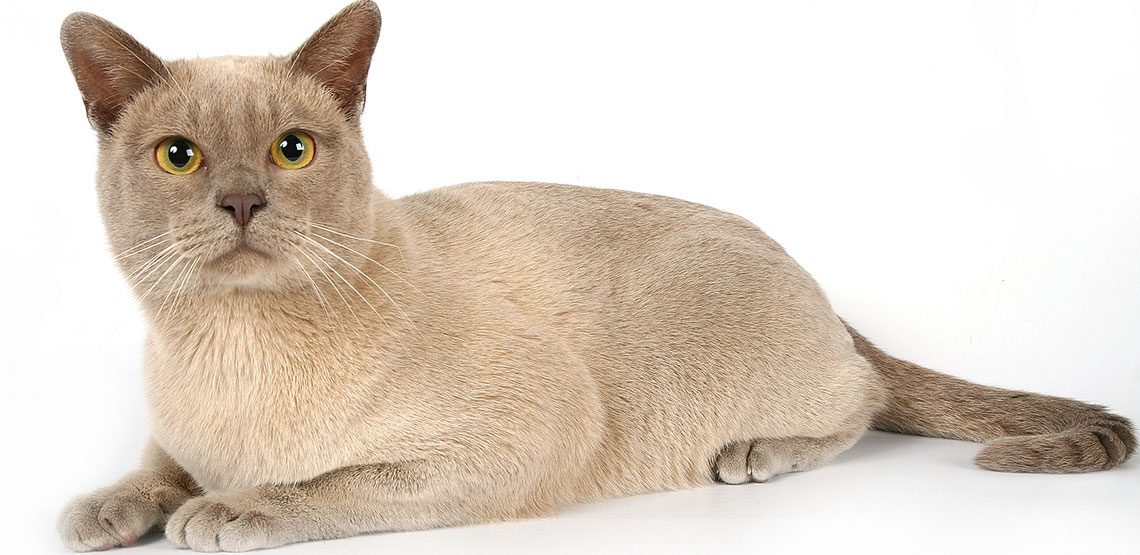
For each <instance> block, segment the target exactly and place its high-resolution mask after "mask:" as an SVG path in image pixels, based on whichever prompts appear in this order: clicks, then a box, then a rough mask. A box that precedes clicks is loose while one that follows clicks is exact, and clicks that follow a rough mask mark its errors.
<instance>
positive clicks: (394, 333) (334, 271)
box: [293, 231, 419, 351]
mask: <svg viewBox="0 0 1140 555" xmlns="http://www.w3.org/2000/svg"><path fill="white" fill-rule="evenodd" d="M293 233H296V234H297V235H298V236H300V237H302V238H304V239H306V240H308V241H309V242H311V243H313V244H314V245H316V246H318V247H320V248H322V249H324V250H325V252H327V253H329V254H331V255H333V256H334V257H336V258H337V260H340V261H341V262H343V263H345V264H347V265H348V266H349V267H350V268H352V269H353V270H356V271H357V272H359V273H360V275H362V276H364V277H365V278H366V279H368V280H370V281H371V279H372V278H369V277H368V274H365V273H364V272H361V271H360V268H357V267H356V266H353V265H352V264H350V263H349V262H348V261H347V260H345V259H343V258H341V257H340V256H337V254H336V253H335V252H333V251H331V250H329V249H328V247H325V246H324V245H322V244H320V243H318V242H316V241H313V240H312V239H310V238H309V237H308V236H306V235H305V234H303V233H300V232H297V231H294V232H293ZM325 264H328V262H325ZM328 267H329V270H331V271H332V273H334V274H336V277H338V278H340V280H341V281H343V282H344V284H345V285H347V286H348V287H349V289H352V291H353V292H354V293H356V296H358V297H360V300H362V301H364V304H366V305H368V308H371V309H372V312H373V313H374V314H376V316H377V317H378V318H380V321H381V322H383V323H384V327H386V328H388V332H389V333H391V334H392V337H395V338H396V341H397V342H399V343H400V346H401V347H403V348H404V350H405V351H407V350H408V347H407V345H404V341H403V340H402V339H400V336H399V334H397V333H396V330H395V329H393V328H392V325H391V324H389V323H388V319H387V318H385V317H384V315H383V314H380V311H379V310H376V307H375V306H374V305H373V304H372V302H371V301H369V300H368V297H365V296H364V295H363V294H362V293H361V292H360V291H359V290H358V289H357V288H356V286H354V285H353V284H352V283H351V282H349V281H348V280H347V279H345V277H344V276H343V275H341V273H340V272H338V271H336V268H333V267H332V264H328ZM372 283H373V284H374V285H375V283H376V282H374V281H373V282H372ZM377 287H379V286H378V285H377ZM380 292H381V293H384V295H385V296H387V295H388V293H386V292H384V289H383V288H381V289H380ZM391 299H392V297H388V300H391ZM393 304H395V301H393ZM396 308H397V309H399V306H397V307H396ZM400 312H403V311H402V310H401V311H400ZM404 317H405V318H407V315H405V316H404ZM408 323H409V324H412V328H415V327H416V325H415V323H413V322H412V321H411V320H408ZM416 331H417V332H419V329H416Z"/></svg>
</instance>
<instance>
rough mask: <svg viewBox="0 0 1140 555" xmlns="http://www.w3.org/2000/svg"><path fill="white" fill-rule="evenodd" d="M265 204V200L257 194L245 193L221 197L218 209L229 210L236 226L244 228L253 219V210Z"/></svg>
mask: <svg viewBox="0 0 1140 555" xmlns="http://www.w3.org/2000/svg"><path fill="white" fill-rule="evenodd" d="M264 204H265V199H263V198H261V195H259V194H257V193H246V194H244V195H236V194H234V195H226V196H224V197H222V200H221V202H219V203H218V207H219V208H221V209H222V210H229V211H230V212H231V213H232V214H233V216H234V219H235V220H237V224H238V225H239V226H241V227H245V224H247V223H249V219H250V218H252V217H253V209H254V208H257V207H259V206H263V205H264Z"/></svg>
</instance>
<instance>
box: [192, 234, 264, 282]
mask: <svg viewBox="0 0 1140 555" xmlns="http://www.w3.org/2000/svg"><path fill="white" fill-rule="evenodd" d="M273 262H274V261H273V258H272V257H271V256H269V255H268V254H266V253H265V252H263V251H260V250H258V249H255V248H253V247H250V246H249V245H246V244H243V245H239V246H237V247H234V248H233V249H230V250H229V251H226V252H224V253H222V254H221V255H219V256H218V257H216V258H214V259H213V260H211V261H210V262H208V263H207V264H206V267H205V268H204V269H205V270H206V271H208V272H210V273H212V274H214V275H215V276H216V277H217V278H219V280H220V281H221V282H222V283H224V284H226V285H240V286H262V285H264V282H266V281H267V279H266V278H267V277H268V275H267V274H269V273H271V272H270V268H271V266H272V265H273Z"/></svg>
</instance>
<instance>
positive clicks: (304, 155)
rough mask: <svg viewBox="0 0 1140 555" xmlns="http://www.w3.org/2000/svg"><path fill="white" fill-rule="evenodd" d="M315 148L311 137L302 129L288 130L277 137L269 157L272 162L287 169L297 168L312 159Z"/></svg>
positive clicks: (305, 164) (306, 164)
mask: <svg viewBox="0 0 1140 555" xmlns="http://www.w3.org/2000/svg"><path fill="white" fill-rule="evenodd" d="M314 154H316V148H315V145H314V144H313V138H312V137H310V136H309V134H308V133H305V132H303V131H289V132H288V133H285V134H283V135H281V136H280V137H277V142H276V143H274V145H273V148H271V149H269V157H270V158H272V159H273V163H274V164H277V165H278V166H281V167H282V168H285V169H287V170H299V169H301V168H303V167H305V166H308V165H309V162H312V161H313V155H314Z"/></svg>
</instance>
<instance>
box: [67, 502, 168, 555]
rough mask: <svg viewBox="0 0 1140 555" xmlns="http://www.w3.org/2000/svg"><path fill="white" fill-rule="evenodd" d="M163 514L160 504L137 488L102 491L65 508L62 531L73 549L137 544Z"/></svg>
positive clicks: (85, 549) (101, 549)
mask: <svg viewBox="0 0 1140 555" xmlns="http://www.w3.org/2000/svg"><path fill="white" fill-rule="evenodd" d="M162 516H163V512H162V508H161V507H160V506H159V504H158V503H156V502H155V501H154V500H153V499H151V498H150V497H148V496H146V495H145V494H143V493H142V492H140V491H138V490H136V489H133V488H125V489H122V490H113V489H112V490H100V491H98V492H95V493H92V494H88V495H84V496H82V497H79V498H77V499H75V500H74V501H72V502H71V504H69V505H68V506H67V507H66V508H64V510H63V513H62V514H61V515H60V518H59V533H60V536H61V537H62V538H63V542H64V544H65V545H67V547H68V548H70V549H72V550H75V551H92V550H99V551H103V550H107V549H110V548H112V547H115V546H123V547H127V546H130V545H132V544H134V543H135V542H136V541H137V540H138V539H139V537H140V536H142V535H143V534H145V533H146V532H147V531H148V530H150V529H151V528H152V527H154V525H155V524H157V523H158V522H159V521H160V520H161V519H162Z"/></svg>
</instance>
